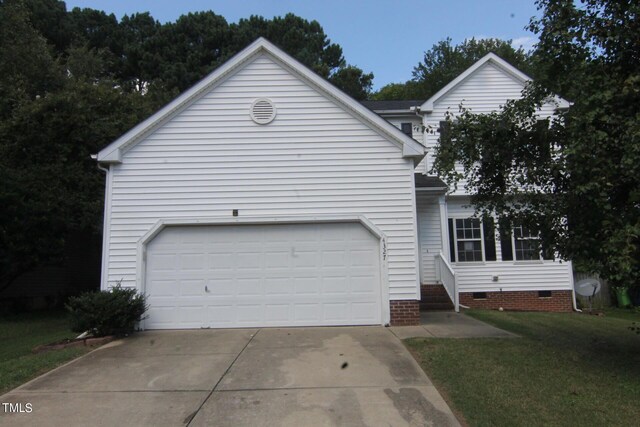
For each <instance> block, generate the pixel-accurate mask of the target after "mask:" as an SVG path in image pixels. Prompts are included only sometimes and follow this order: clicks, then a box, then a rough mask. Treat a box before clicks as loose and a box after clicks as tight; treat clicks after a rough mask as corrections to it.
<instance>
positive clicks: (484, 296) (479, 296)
mask: <svg viewBox="0 0 640 427" xmlns="http://www.w3.org/2000/svg"><path fill="white" fill-rule="evenodd" d="M473 299H487V293H486V292H474V293H473Z"/></svg>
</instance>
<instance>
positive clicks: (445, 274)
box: [434, 252, 460, 312]
mask: <svg viewBox="0 0 640 427" xmlns="http://www.w3.org/2000/svg"><path fill="white" fill-rule="evenodd" d="M434 260H435V262H436V278H437V279H438V280H439V281H440V283H442V285H443V286H444V289H445V290H446V291H447V294H449V298H451V301H452V302H453V307H454V309H455V310H456V312H458V311H460V302H459V301H458V282H457V278H456V272H455V271H453V268H452V267H451V264H449V262H448V261H447V259H446V258H445V257H444V254H443V253H442V252H440V253H439V254H437V255H436V256H435V259H434Z"/></svg>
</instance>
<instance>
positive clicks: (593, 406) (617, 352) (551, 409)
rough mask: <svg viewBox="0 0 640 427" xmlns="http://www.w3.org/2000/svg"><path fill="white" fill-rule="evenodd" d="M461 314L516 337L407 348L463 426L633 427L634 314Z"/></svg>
mask: <svg viewBox="0 0 640 427" xmlns="http://www.w3.org/2000/svg"><path fill="white" fill-rule="evenodd" d="M467 313H468V314H469V315H471V316H473V317H475V318H477V319H479V320H482V321H485V322H487V323H490V324H492V325H495V326H497V327H500V328H502V329H505V330H508V331H511V332H514V333H516V334H518V335H520V336H521V338H513V339H510V338H507V339H490V338H485V339H431V338H428V339H410V340H406V341H405V343H406V344H407V346H408V347H409V348H410V349H411V350H412V351H413V353H414V355H416V357H417V358H418V359H419V360H418V361H419V362H420V363H421V365H422V367H423V369H424V370H425V372H426V373H427V375H429V377H430V378H431V379H432V380H433V382H434V383H435V385H436V386H437V387H438V389H439V390H440V391H441V392H442V393H443V395H444V396H445V398H446V399H447V400H448V401H449V404H450V405H451V406H452V409H453V410H454V411H455V412H457V413H458V414H461V415H462V416H463V417H464V418H465V419H466V421H467V422H468V424H470V425H472V426H476V425H499V426H515V425H520V426H531V425H557V426H566V425H589V426H601V425H619V426H626V425H637V423H638V416H639V414H640V412H639V411H640V409H639V406H638V405H639V403H638V402H640V335H637V334H635V333H634V332H632V331H630V330H629V329H628V327H629V326H631V322H632V319H634V315H631V316H630V315H628V314H626V313H627V312H625V315H624V316H622V317H623V318H619V317H613V316H604V317H597V316H591V315H581V314H557V313H515V312H497V311H483V310H471V311H469V312H467ZM629 313H632V312H629ZM635 318H637V320H638V321H640V315H638V314H637V313H635Z"/></svg>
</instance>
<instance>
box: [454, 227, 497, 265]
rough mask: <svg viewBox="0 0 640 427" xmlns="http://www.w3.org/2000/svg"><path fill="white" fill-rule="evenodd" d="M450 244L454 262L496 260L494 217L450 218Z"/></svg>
mask: <svg viewBox="0 0 640 427" xmlns="http://www.w3.org/2000/svg"><path fill="white" fill-rule="evenodd" d="M449 245H450V249H451V253H450V256H451V261H453V262H482V261H495V260H496V242H495V230H494V225H493V219H492V218H486V219H484V220H480V219H479V218H449Z"/></svg>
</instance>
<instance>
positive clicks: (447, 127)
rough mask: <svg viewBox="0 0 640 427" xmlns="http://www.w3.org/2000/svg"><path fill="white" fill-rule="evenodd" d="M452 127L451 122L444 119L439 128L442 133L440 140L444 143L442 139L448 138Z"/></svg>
mask: <svg viewBox="0 0 640 427" xmlns="http://www.w3.org/2000/svg"><path fill="white" fill-rule="evenodd" d="M450 129H451V123H450V122H448V121H446V120H443V121H441V122H440V127H439V128H438V132H439V133H440V139H439V142H440V143H442V141H444V140H446V139H447V138H449V130H450Z"/></svg>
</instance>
